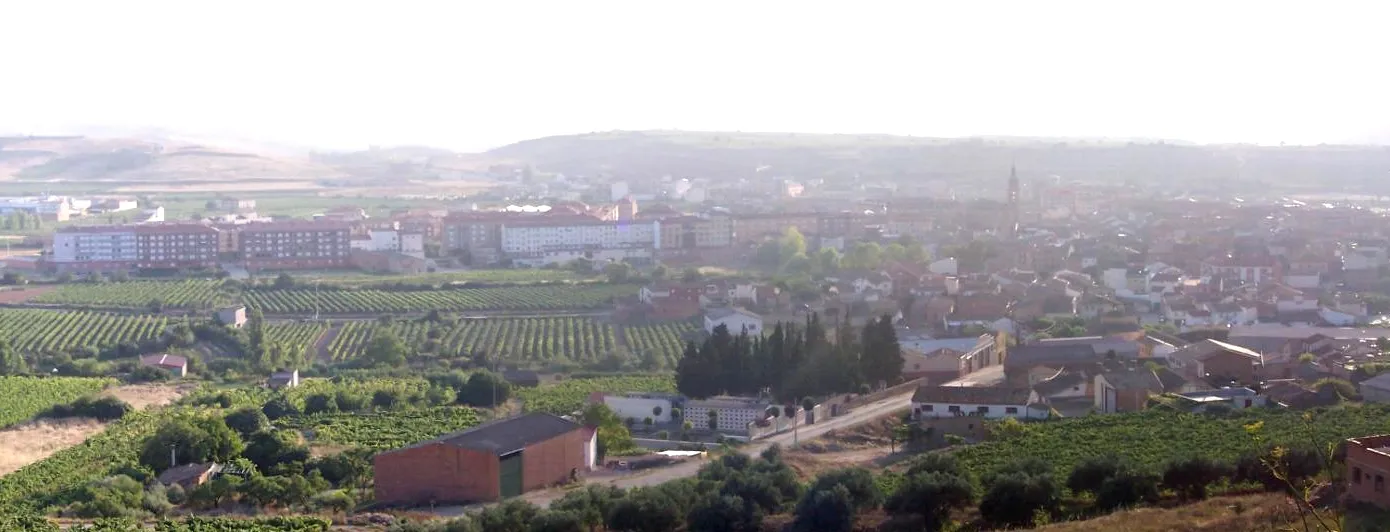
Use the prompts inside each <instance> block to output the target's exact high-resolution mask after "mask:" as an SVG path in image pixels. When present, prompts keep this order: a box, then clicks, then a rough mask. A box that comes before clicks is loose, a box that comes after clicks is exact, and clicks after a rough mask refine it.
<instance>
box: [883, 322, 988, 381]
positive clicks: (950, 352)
mask: <svg viewBox="0 0 1390 532" xmlns="http://www.w3.org/2000/svg"><path fill="white" fill-rule="evenodd" d="M1002 336H1003V335H994V336H992V335H988V334H984V335H980V336H979V337H976V338H948V339H943V340H930V339H910V340H907V341H903V340H901V339H900V340H899V341H898V345H899V346H900V347H901V348H902V355H903V378H904V379H908V380H912V379H919V378H925V379H927V382H928V383H941V382H948V381H952V380H955V379H959V378H961V377H964V376H966V375H969V374H971V373H974V372H976V371H979V370H981V369H984V368H986V367H989V366H994V365H997V364H999V363H1000V362H1002V361H1003V358H1004V357H1003V353H1004V349H1005V346H1004V341H1003V339H1002ZM899 338H901V337H899Z"/></svg>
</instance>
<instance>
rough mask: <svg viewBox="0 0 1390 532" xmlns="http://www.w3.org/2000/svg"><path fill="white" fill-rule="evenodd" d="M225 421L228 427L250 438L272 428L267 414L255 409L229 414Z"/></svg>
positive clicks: (240, 410) (247, 408) (244, 409)
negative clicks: (267, 428)
mask: <svg viewBox="0 0 1390 532" xmlns="http://www.w3.org/2000/svg"><path fill="white" fill-rule="evenodd" d="M223 420H225V421H226V422H227V426H228V427H231V428H232V430H235V431H237V432H238V433H240V434H241V435H242V436H250V435H252V434H255V433H257V432H260V431H262V430H265V429H266V427H269V426H270V419H269V418H268V417H267V416H266V415H265V413H264V412H262V411H260V410H258V409H256V408H254V407H246V408H241V409H238V410H236V411H234V412H232V413H230V414H227V416H226V417H225V418H223Z"/></svg>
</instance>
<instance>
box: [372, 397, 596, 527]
mask: <svg viewBox="0 0 1390 532" xmlns="http://www.w3.org/2000/svg"><path fill="white" fill-rule="evenodd" d="M595 434H596V433H595V432H594V431H592V430H589V429H587V428H585V427H584V426H583V425H580V424H578V423H575V422H573V421H570V420H567V419H564V418H561V417H558V416H554V415H550V414H545V413H539V412H538V413H531V414H526V415H523V416H519V417H513V418H507V419H502V420H497V421H492V422H489V423H484V424H482V425H478V426H476V427H473V428H471V429H468V430H465V431H462V432H456V433H453V434H448V435H445V436H441V437H439V438H437V439H433V440H429V441H425V442H421V443H417V444H414V445H411V446H408V447H403V448H400V449H395V450H391V451H386V452H382V453H379V454H377V455H376V457H375V458H374V459H373V464H372V468H373V470H374V474H375V478H376V482H375V484H376V488H375V491H376V500H377V502H380V503H385V504H393V505H404V506H419V505H426V504H434V503H443V502H451V503H469V502H480V501H495V500H499V499H503V498H507V497H515V496H517V495H521V494H522V493H524V492H527V491H531V490H536V489H541V488H546V487H550V486H554V485H557V484H562V483H565V482H568V481H569V480H570V479H572V478H573V477H574V476H575V475H577V474H578V473H579V472H581V471H587V470H589V469H591V468H592V467H593V466H594V462H595V460H596V456H595V452H596V448H597V442H596V441H595Z"/></svg>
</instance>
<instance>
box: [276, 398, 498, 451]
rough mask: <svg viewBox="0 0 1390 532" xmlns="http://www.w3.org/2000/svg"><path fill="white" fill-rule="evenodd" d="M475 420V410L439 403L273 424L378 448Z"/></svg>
mask: <svg viewBox="0 0 1390 532" xmlns="http://www.w3.org/2000/svg"><path fill="white" fill-rule="evenodd" d="M478 423H479V418H478V413H477V412H476V411H474V410H473V409H471V408H467V407H460V406H441V407H435V408H428V409H424V410H404V411H399V412H373V413H339V414H319V415H315V416H299V417H295V418H287V419H284V420H280V421H277V422H276V426H278V427H281V428H291V429H295V430H299V431H301V432H304V433H305V434H306V435H312V436H313V438H312V442H313V443H315V444H321V445H342V446H348V447H363V448H367V449H371V450H374V451H379V450H383V449H394V448H397V447H403V446H406V445H410V444H412V443H417V442H421V441H425V440H430V439H433V438H437V437H439V436H441V435H444V434H448V433H450V432H456V431H460V430H463V429H466V428H468V427H472V426H474V425H477V424H478Z"/></svg>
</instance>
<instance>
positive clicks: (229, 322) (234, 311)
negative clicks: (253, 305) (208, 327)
mask: <svg viewBox="0 0 1390 532" xmlns="http://www.w3.org/2000/svg"><path fill="white" fill-rule="evenodd" d="M215 317H216V318H217V323H221V324H223V325H226V326H228V327H231V328H233V329H240V328H241V327H242V326H244V325H246V306H244V305H237V306H235V307H227V308H224V309H220V310H218V311H217V314H216V315H215Z"/></svg>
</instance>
